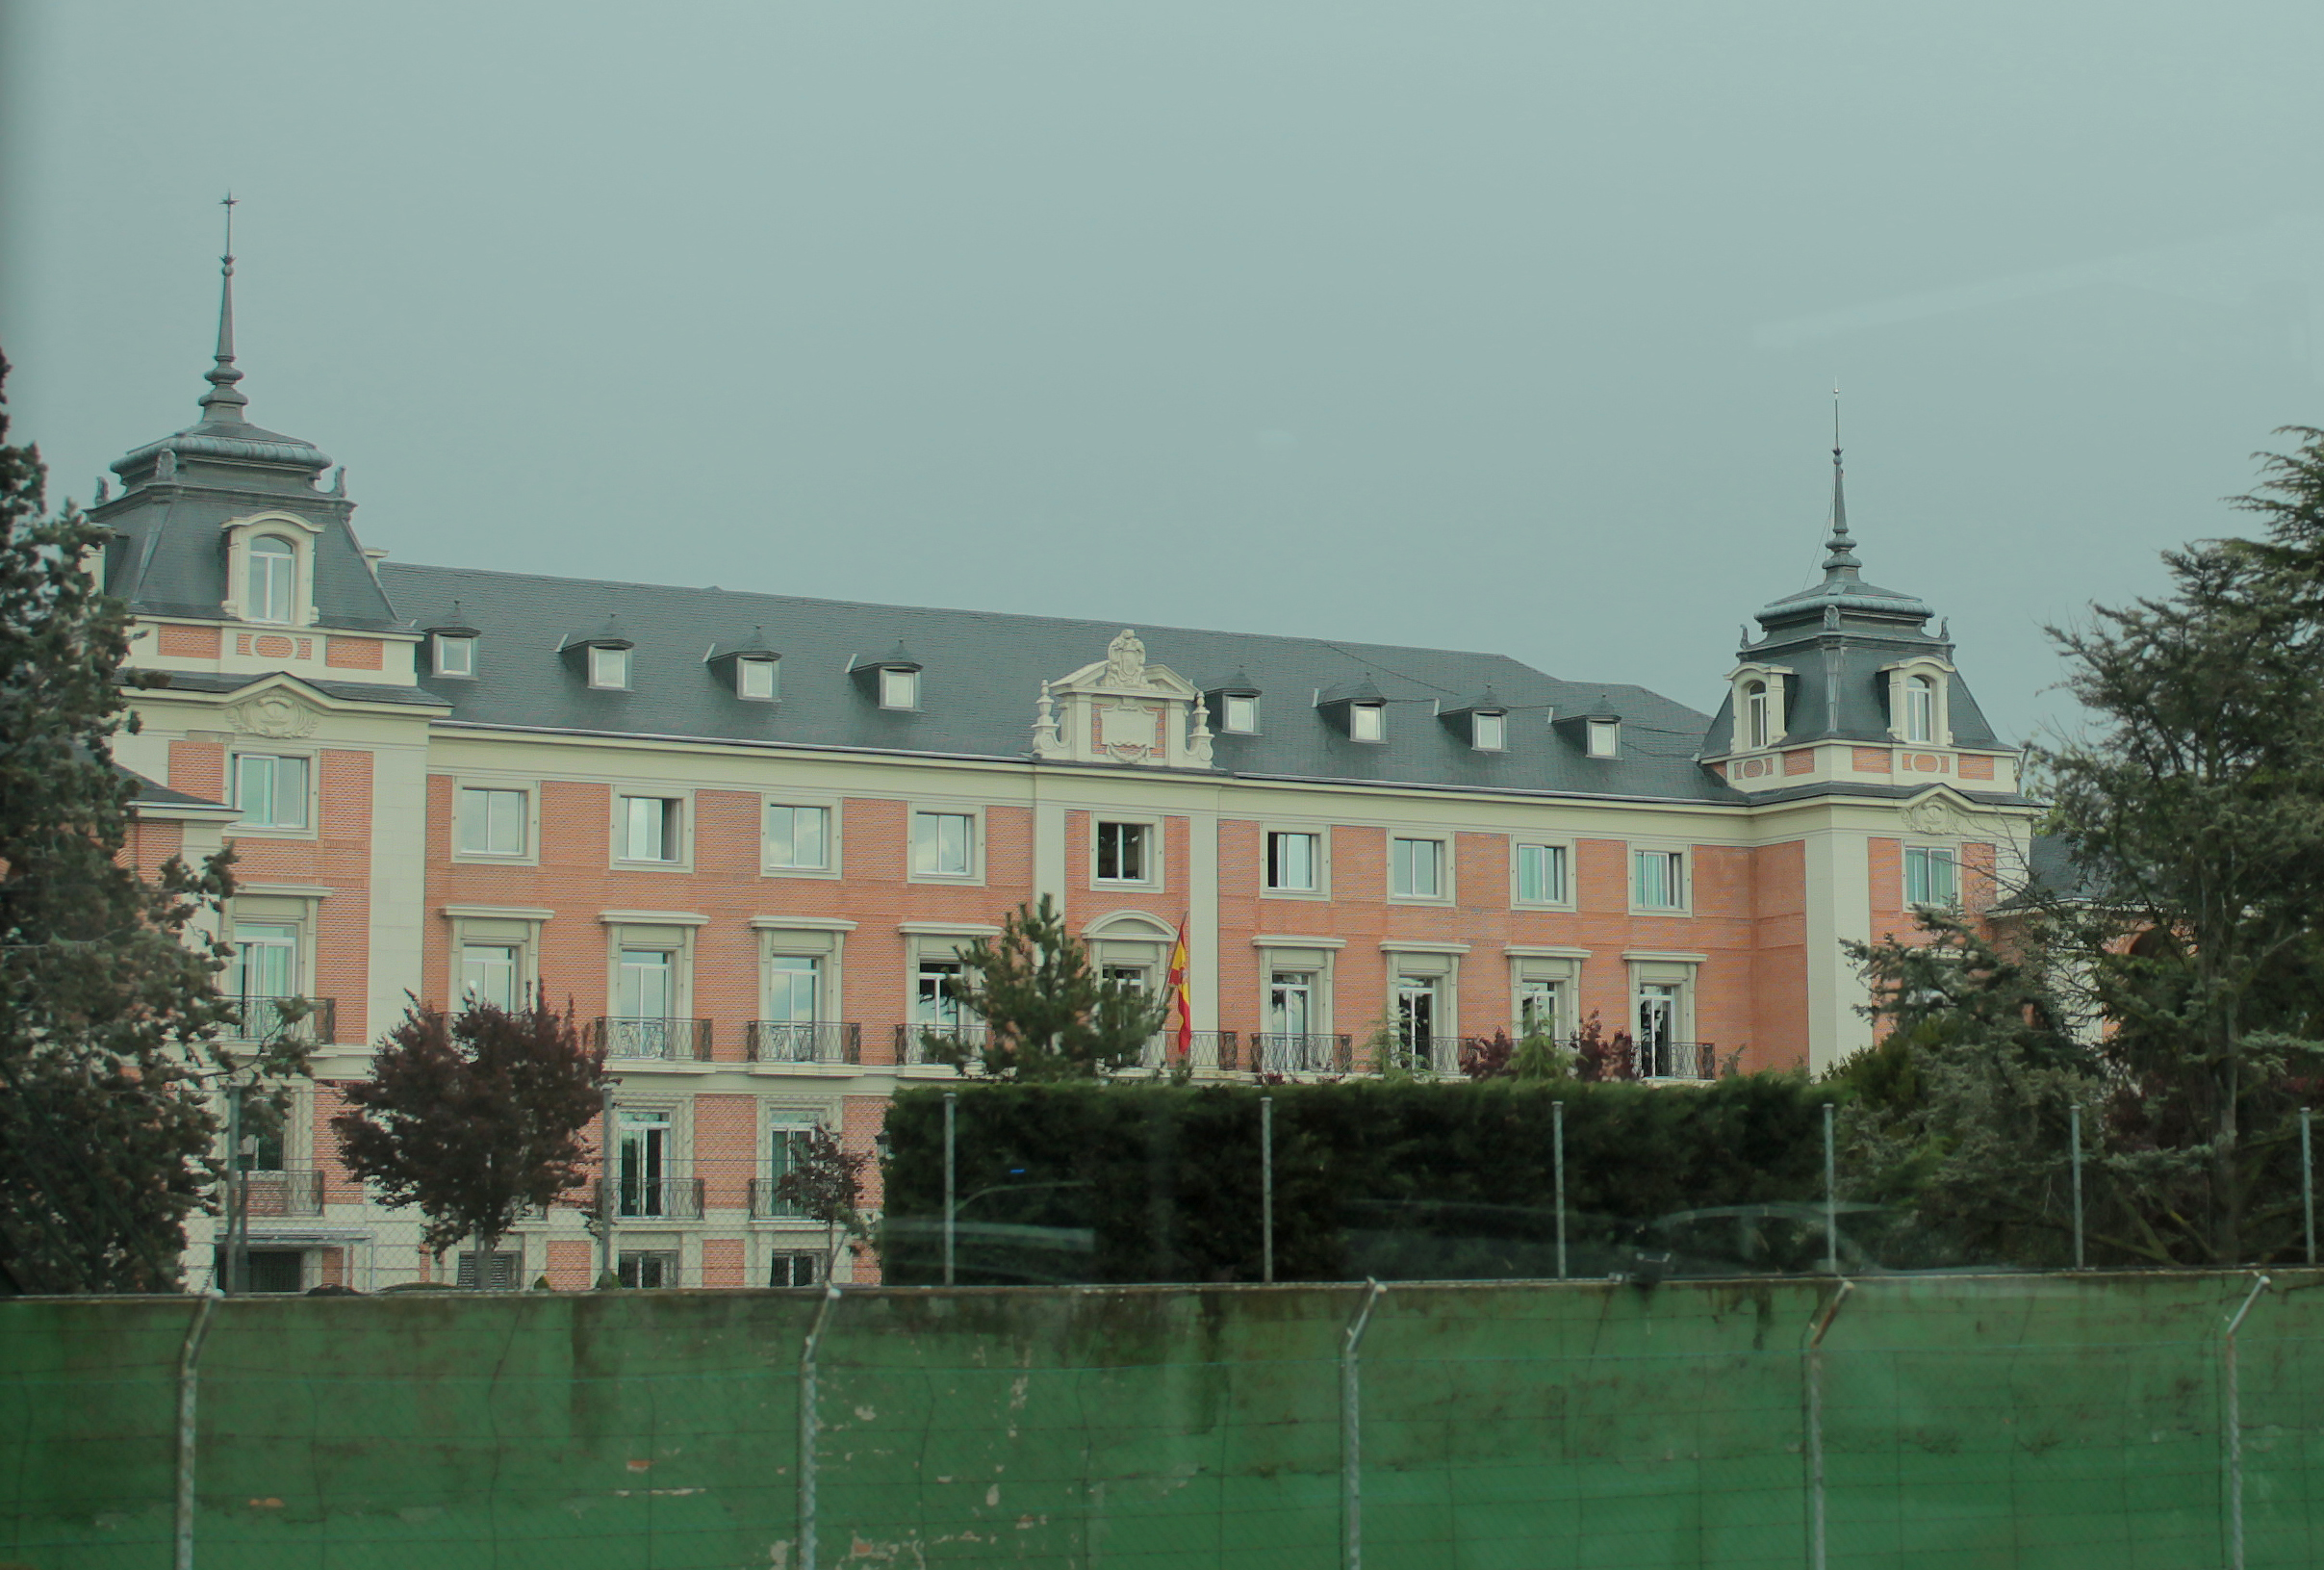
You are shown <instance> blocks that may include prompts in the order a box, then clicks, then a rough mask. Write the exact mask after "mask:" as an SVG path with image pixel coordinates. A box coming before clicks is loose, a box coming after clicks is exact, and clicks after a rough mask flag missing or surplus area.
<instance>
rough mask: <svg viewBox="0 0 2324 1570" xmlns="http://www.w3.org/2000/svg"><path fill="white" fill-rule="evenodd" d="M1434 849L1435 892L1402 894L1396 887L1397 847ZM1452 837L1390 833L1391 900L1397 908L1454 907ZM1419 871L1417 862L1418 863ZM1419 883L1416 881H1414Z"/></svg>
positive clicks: (1389, 889) (1403, 892)
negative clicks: (1451, 905) (1401, 845)
mask: <svg viewBox="0 0 2324 1570" xmlns="http://www.w3.org/2000/svg"><path fill="white" fill-rule="evenodd" d="M1404 843H1411V844H1416V845H1434V846H1435V847H1436V852H1437V853H1436V859H1435V860H1436V878H1437V887H1436V888H1435V890H1434V891H1433V892H1430V893H1425V894H1424V893H1419V892H1417V890H1403V891H1400V890H1399V889H1398V888H1397V887H1396V884H1397V867H1396V847H1397V846H1398V845H1399V844H1404ZM1452 853H1453V840H1452V836H1450V835H1448V834H1434V833H1429V832H1426V831H1422V830H1410V829H1391V830H1390V831H1389V832H1388V897H1389V899H1390V901H1391V902H1392V903H1394V904H1398V905H1449V904H1451V903H1452V895H1453V877H1452ZM1415 866H1416V868H1417V862H1416V863H1415ZM1414 881H1415V883H1416V884H1417V881H1418V880H1417V879H1415V880H1414Z"/></svg>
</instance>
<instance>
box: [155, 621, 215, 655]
mask: <svg viewBox="0 0 2324 1570" xmlns="http://www.w3.org/2000/svg"><path fill="white" fill-rule="evenodd" d="M218 648H219V637H218V629H217V628H215V627H182V626H179V625H177V624H175V623H171V622H164V623H163V624H162V626H161V628H160V630H159V631H157V632H156V633H155V635H154V651H155V653H157V654H163V655H167V656H172V657H174V658H178V659H216V658H217V656H218Z"/></svg>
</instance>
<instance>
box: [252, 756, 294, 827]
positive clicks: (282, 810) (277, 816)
mask: <svg viewBox="0 0 2324 1570" xmlns="http://www.w3.org/2000/svg"><path fill="white" fill-rule="evenodd" d="M307 776H308V766H307V759H303V758H269V757H266V756H264V755H261V754H254V753H243V754H241V755H239V756H238V757H236V759H234V805H235V806H237V807H239V808H241V809H242V813H243V816H242V823H243V828H246V829H303V828H305V827H306V826H307Z"/></svg>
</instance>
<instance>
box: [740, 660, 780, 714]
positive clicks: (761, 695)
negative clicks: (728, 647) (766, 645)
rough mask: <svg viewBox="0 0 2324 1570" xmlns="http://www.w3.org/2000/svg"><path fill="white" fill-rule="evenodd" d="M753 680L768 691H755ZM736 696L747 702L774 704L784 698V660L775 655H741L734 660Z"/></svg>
mask: <svg viewBox="0 0 2324 1570" xmlns="http://www.w3.org/2000/svg"><path fill="white" fill-rule="evenodd" d="M753 682H763V683H764V685H765V687H766V691H764V692H753V691H752V690H750V689H751V686H752V685H753ZM734 696H735V697H737V698H740V699H741V700H742V701H743V702H745V703H752V704H772V703H779V702H781V700H782V661H781V660H780V659H779V658H778V657H776V656H773V655H740V656H736V657H735V660H734Z"/></svg>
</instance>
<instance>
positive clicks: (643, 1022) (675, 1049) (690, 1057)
mask: <svg viewBox="0 0 2324 1570" xmlns="http://www.w3.org/2000/svg"><path fill="white" fill-rule="evenodd" d="M589 1044H590V1045H591V1046H593V1047H602V1048H603V1049H604V1052H605V1056H607V1057H609V1058H666V1059H673V1060H675V1061H677V1062H680V1063H708V1062H709V1061H710V1021H709V1020H707V1019H593V1020H591V1021H590V1022H589Z"/></svg>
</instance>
